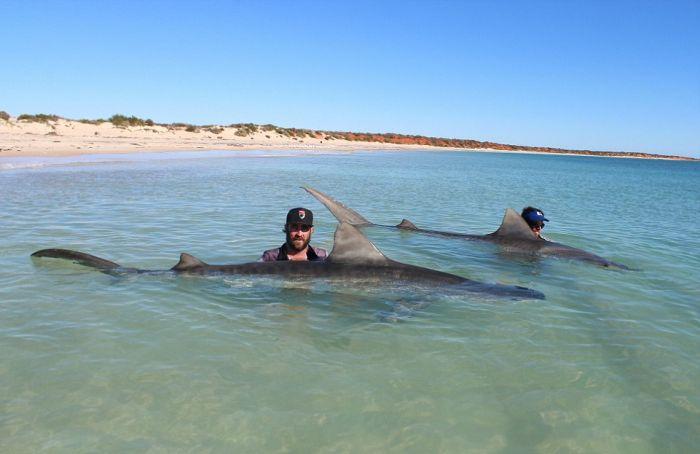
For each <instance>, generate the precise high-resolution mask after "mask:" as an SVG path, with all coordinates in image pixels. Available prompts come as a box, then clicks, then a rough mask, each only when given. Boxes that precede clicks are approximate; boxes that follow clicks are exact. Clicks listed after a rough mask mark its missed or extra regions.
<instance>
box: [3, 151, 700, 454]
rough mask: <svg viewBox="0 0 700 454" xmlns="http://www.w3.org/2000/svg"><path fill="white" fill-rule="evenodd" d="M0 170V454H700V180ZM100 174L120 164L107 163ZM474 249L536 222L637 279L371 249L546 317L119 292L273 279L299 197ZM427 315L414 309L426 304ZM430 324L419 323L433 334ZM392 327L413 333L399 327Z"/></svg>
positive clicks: (214, 157)
mask: <svg viewBox="0 0 700 454" xmlns="http://www.w3.org/2000/svg"><path fill="white" fill-rule="evenodd" d="M232 155H234V154H229V153H210V154H206V153H204V154H198V155H196V156H199V159H193V156H194V155H190V154H171V153H168V154H153V155H144V156H142V157H137V156H133V155H130V156H108V157H100V158H92V160H91V158H80V159H73V160H72V161H71V159H63V160H61V159H58V160H46V159H43V160H42V159H37V160H20V159H16V160H14V161H12V160H4V161H0V169H2V170H0V195H1V203H0V206H1V207H2V215H0V233H1V234H2V238H3V241H2V243H0V270H2V271H0V358H1V359H2V360H1V361H0V451H2V452H36V451H41V450H47V451H52V452H94V451H105V450H106V451H120V452H122V451H142V450H151V451H153V452H171V451H196V452H219V451H232V452H385V451H389V452H421V453H422V452H630V453H646V452H695V451H696V449H697V446H700V362H699V361H698V357H699V356H700V254H698V251H699V250H700V235H699V234H700V231H699V230H700V229H699V228H698V222H697V213H699V212H700V197H699V196H698V194H700V165H698V164H697V163H687V162H664V161H643V160H622V159H601V158H587V157H567V156H540V155H514V154H487V153H423V152H415V153H408V152H406V153H355V154H337V155H325V156H318V155H315V154H313V153H302V152H285V153H284V155H282V156H280V157H271V156H270V154H269V153H268V154H266V153H261V152H258V153H255V152H251V153H238V154H235V155H236V156H241V157H230V156H232ZM95 160H99V161H100V162H94V161H95ZM301 185H310V186H312V187H315V188H317V189H319V190H321V191H324V192H326V193H328V194H330V195H332V196H334V197H336V198H337V199H338V200H341V201H343V202H344V203H345V204H347V205H348V206H350V207H353V208H355V209H356V210H357V211H359V212H360V213H361V214H363V215H364V216H365V217H366V218H368V219H370V220H372V221H374V222H376V223H380V224H395V223H398V222H399V221H400V220H401V219H402V218H403V217H406V218H408V219H411V220H412V221H413V222H415V223H416V224H417V225H419V226H422V227H426V228H434V229H442V230H452V231H461V232H470V233H487V232H490V231H493V230H495V229H496V228H497V226H498V224H499V223H500V218H501V216H502V213H503V209H504V208H506V207H508V206H510V207H514V208H516V209H518V210H519V209H521V208H522V207H523V206H525V205H528V204H532V205H535V206H538V207H540V208H542V209H543V210H544V211H545V213H546V215H547V217H548V218H549V219H550V220H551V222H550V223H549V225H548V226H547V228H546V232H545V234H546V235H547V236H548V237H549V238H551V239H553V240H555V241H559V242H563V243H566V244H570V245H572V246H576V247H580V248H583V249H586V250H589V251H591V252H594V253H597V254H599V255H602V256H604V257H606V258H609V259H612V260H614V261H617V262H621V263H624V264H627V265H629V266H632V267H635V268H639V269H640V271H637V272H621V271H614V270H608V269H601V268H597V267H594V266H591V265H588V264H584V263H578V262H572V261H568V260H558V259H552V258H550V259H541V260H533V259H526V258H522V257H521V258H513V257H509V256H505V255H503V254H502V253H500V251H499V250H498V249H497V248H496V247H495V246H493V245H489V244H480V243H474V242H467V241H463V240H455V239H446V238H435V237H428V236H421V235H416V234H411V233H402V232H398V231H396V230H390V229H384V228H380V227H373V228H368V229H365V233H366V234H367V236H368V237H369V238H370V239H371V240H372V241H373V242H374V243H375V244H376V245H377V246H378V247H379V248H380V249H381V250H382V251H383V252H384V253H385V254H386V255H388V256H389V257H391V258H393V259H396V260H399V261H403V262H406V263H412V264H416V265H421V266H427V267H431V268H435V269H439V270H442V271H447V272H451V273H455V274H460V275H462V276H466V277H469V278H472V279H477V280H481V281H486V282H500V283H505V284H516V285H523V286H527V287H531V288H534V289H537V290H540V291H542V292H544V293H545V294H546V295H547V299H546V300H544V301H538V300H525V301H510V300H499V299H497V298H493V297H485V296H479V295H467V296H462V295H455V294H441V293H440V291H439V290H434V291H425V290H420V289H412V288H410V287H402V286H400V285H387V286H385V287H376V286H367V285H365V284H363V283H358V282H346V283H338V282H324V281H309V280H307V281H302V282H289V281H287V282H285V281H281V280H278V279H274V278H250V277H236V276H228V277H209V278H200V277H197V278H195V277H174V276H167V275H166V276H132V277H122V278H114V277H110V276H106V275H103V274H101V273H99V272H95V271H91V270H89V269H86V268H84V267H79V266H77V265H73V264H70V263H66V262H63V261H58V260H50V259H48V260H47V259H44V260H39V261H36V262H32V260H30V258H29V255H30V254H31V253H32V252H33V251H35V250H37V249H41V248H46V247H62V248H69V249H76V250H81V251H85V252H89V253H91V254H95V255H98V256H101V257H105V258H107V259H110V260H114V261H117V262H119V263H121V264H123V265H127V266H134V267H139V268H153V269H166V268H169V267H171V266H172V265H174V264H175V263H176V262H177V260H178V254H179V253H180V252H185V251H186V252H189V253H191V254H194V255H195V256H197V257H199V258H201V259H202V260H204V261H206V262H209V263H237V262H245V261H253V260H256V259H257V258H258V257H259V255H260V253H261V251H262V250H264V249H267V248H271V247H275V246H278V245H279V244H281V243H282V242H283V234H282V232H281V227H282V224H283V222H284V215H285V213H286V210H287V209H288V208H290V207H292V206H299V205H305V206H307V207H309V208H311V209H312V210H314V213H315V217H316V230H317V231H316V234H315V236H314V241H313V243H314V244H316V245H319V246H322V247H326V248H328V249H329V250H330V249H331V248H332V235H333V231H334V229H335V225H336V224H335V221H334V219H333V218H332V216H331V215H330V213H328V212H327V211H326V210H325V209H324V208H323V207H322V206H321V205H320V204H319V203H318V202H316V200H315V199H313V198H311V197H310V196H309V195H308V194H306V193H305V192H304V191H302V190H301V189H299V186H301ZM416 303H418V304H416ZM416 308H417V309H416ZM386 314H389V315H393V316H390V317H386Z"/></svg>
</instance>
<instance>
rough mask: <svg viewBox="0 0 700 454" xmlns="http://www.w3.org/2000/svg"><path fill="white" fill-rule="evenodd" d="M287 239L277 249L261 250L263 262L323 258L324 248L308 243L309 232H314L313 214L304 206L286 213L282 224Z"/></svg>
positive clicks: (324, 256) (309, 238)
mask: <svg viewBox="0 0 700 454" xmlns="http://www.w3.org/2000/svg"><path fill="white" fill-rule="evenodd" d="M284 233H285V234H286V235H287V241H285V243H284V244H283V245H282V246H280V247H278V248H277V249H269V250H267V251H265V252H263V255H262V257H261V258H260V260H261V261H263V262H274V261H276V260H324V259H325V258H326V255H327V254H326V250H325V249H321V248H320V247H316V248H315V247H312V246H310V245H309V241H311V234H312V233H314V214H313V213H312V212H311V210H308V209H306V208H301V207H300V208H292V209H291V210H289V213H287V222H286V223H285V224H284Z"/></svg>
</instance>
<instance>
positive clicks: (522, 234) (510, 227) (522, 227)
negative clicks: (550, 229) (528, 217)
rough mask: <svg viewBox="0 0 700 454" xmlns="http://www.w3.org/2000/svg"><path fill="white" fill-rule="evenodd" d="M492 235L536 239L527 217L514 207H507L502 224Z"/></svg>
mask: <svg viewBox="0 0 700 454" xmlns="http://www.w3.org/2000/svg"><path fill="white" fill-rule="evenodd" d="M490 235H491V236H496V237H509V238H522V239H530V240H532V239H536V236H535V234H534V233H533V232H532V230H530V227H529V226H528V225H527V222H525V219H523V217H522V216H520V215H519V214H518V213H517V212H516V211H515V210H514V209H512V208H506V212H505V214H504V215H503V222H501V226H500V227H499V228H498V230H496V231H495V232H493V233H491V234H490Z"/></svg>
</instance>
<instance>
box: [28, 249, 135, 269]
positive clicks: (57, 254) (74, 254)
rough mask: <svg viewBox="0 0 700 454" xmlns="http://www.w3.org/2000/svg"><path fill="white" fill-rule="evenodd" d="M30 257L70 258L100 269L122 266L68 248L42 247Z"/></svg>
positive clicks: (80, 263) (74, 261)
mask: <svg viewBox="0 0 700 454" xmlns="http://www.w3.org/2000/svg"><path fill="white" fill-rule="evenodd" d="M31 256H32V257H50V258H54V259H64V260H70V261H72V262H73V263H77V264H79V265H83V266H89V267H91V268H96V269H98V270H100V271H111V270H117V269H120V268H122V266H121V265H120V264H118V263H115V262H111V261H109V260H106V259H103V258H100V257H96V256H94V255H90V254H86V253H84V252H78V251H71V250H70V249H42V250H40V251H36V252H35V253H33V254H32V255H31Z"/></svg>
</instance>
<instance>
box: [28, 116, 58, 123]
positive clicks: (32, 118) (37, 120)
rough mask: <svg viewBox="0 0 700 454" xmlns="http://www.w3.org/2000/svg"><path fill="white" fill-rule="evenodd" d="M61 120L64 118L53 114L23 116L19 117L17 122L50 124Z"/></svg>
mask: <svg viewBox="0 0 700 454" xmlns="http://www.w3.org/2000/svg"><path fill="white" fill-rule="evenodd" d="M61 118H62V117H59V116H58V115H53V114H35V115H30V114H22V115H20V116H19V117H17V120H19V121H30V122H35V123H48V122H49V121H58V120H60V119H61Z"/></svg>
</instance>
